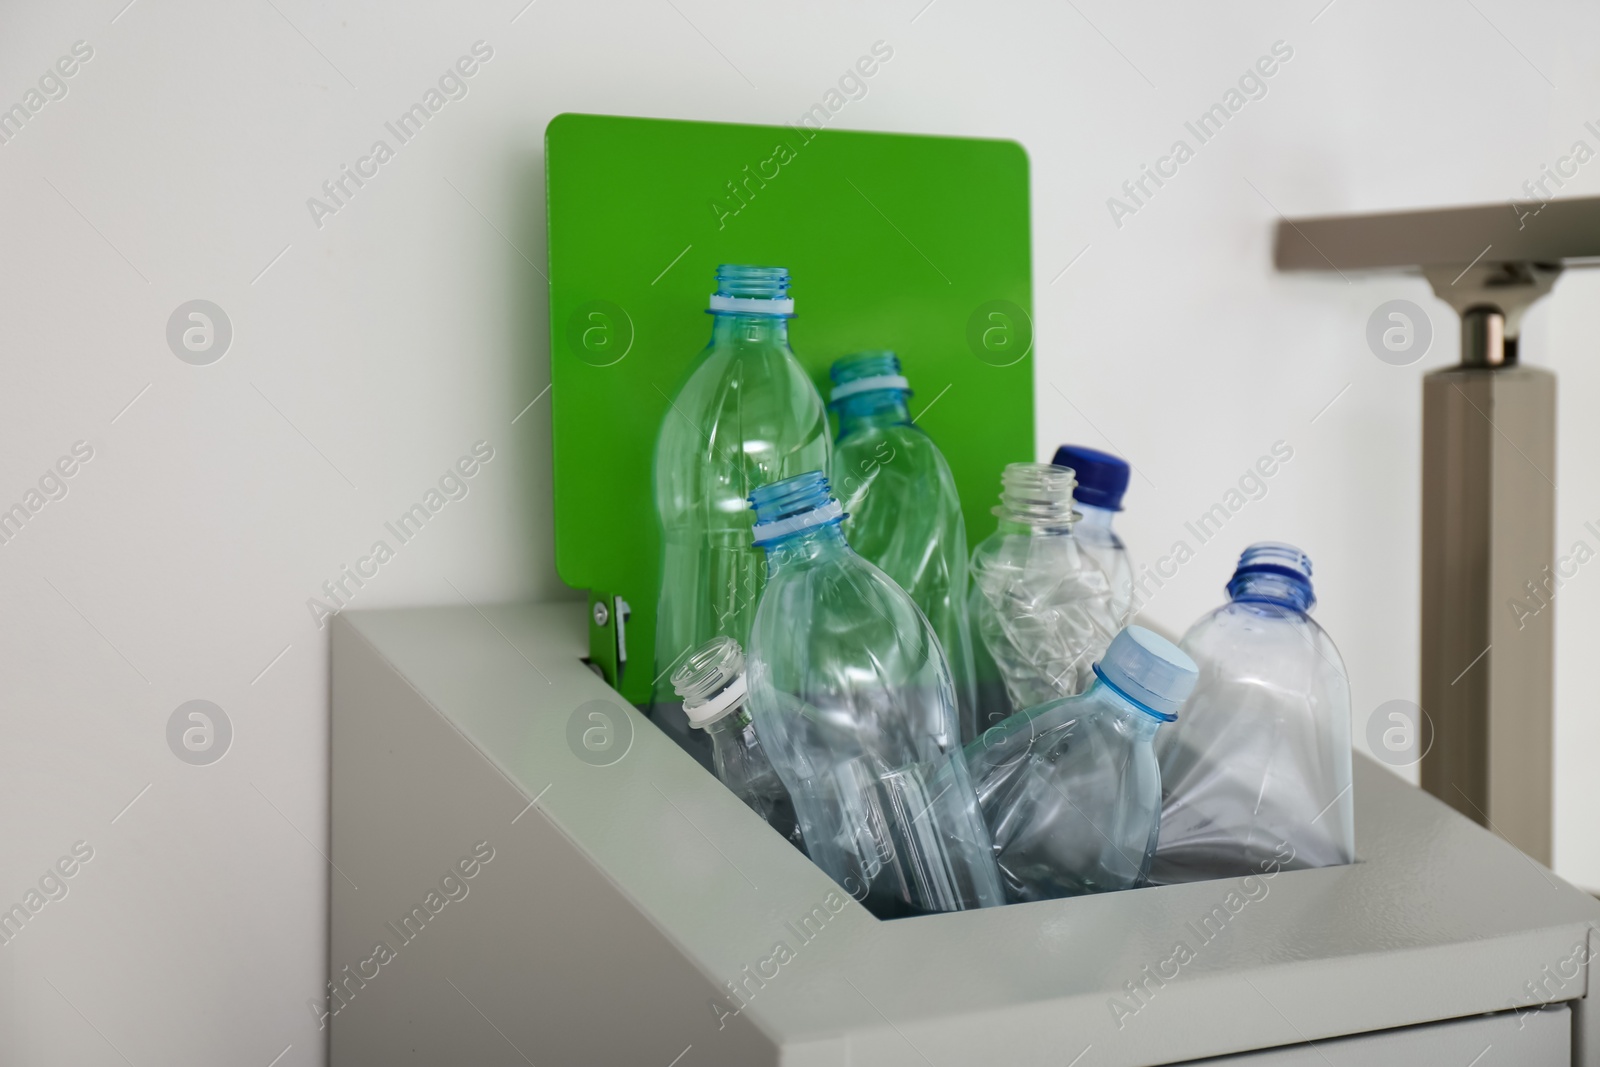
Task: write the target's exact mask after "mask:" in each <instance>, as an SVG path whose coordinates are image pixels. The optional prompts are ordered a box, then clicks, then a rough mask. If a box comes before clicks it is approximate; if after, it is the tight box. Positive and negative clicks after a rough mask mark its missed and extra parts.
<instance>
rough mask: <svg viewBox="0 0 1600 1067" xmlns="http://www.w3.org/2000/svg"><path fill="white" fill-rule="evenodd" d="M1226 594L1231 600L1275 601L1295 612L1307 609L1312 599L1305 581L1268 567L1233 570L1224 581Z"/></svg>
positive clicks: (1274, 602)
mask: <svg viewBox="0 0 1600 1067" xmlns="http://www.w3.org/2000/svg"><path fill="white" fill-rule="evenodd" d="M1228 596H1229V597H1231V598H1232V599H1233V601H1234V602H1235V603H1245V604H1276V605H1278V606H1279V607H1284V608H1288V609H1290V610H1291V611H1298V612H1306V611H1309V610H1310V609H1311V605H1312V602H1313V601H1312V596H1311V589H1310V587H1309V585H1307V583H1305V582H1304V581H1301V580H1300V579H1297V578H1291V577H1289V576H1288V575H1286V574H1276V573H1273V572H1271V571H1255V572H1252V573H1248V574H1235V575H1234V576H1233V580H1232V581H1231V582H1229V583H1228Z"/></svg>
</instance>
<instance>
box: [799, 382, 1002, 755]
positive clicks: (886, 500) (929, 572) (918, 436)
mask: <svg viewBox="0 0 1600 1067" xmlns="http://www.w3.org/2000/svg"><path fill="white" fill-rule="evenodd" d="M829 373H830V375H831V377H832V378H833V394H832V396H831V397H830V398H829V402H828V406H829V408H831V409H832V410H833V411H834V412H835V414H837V416H838V418H839V436H838V439H837V440H836V441H835V442H834V448H833V468H832V472H831V476H830V481H831V482H832V484H833V488H834V491H835V492H837V493H838V494H839V500H840V503H841V504H843V506H844V509H845V514H846V516H847V517H846V519H845V521H844V533H845V537H846V538H848V539H849V542H850V547H851V548H853V549H855V550H856V552H858V553H860V555H861V556H862V557H863V558H865V559H867V560H868V561H870V562H871V563H873V564H875V565H876V566H877V567H878V568H879V569H881V570H882V571H883V572H884V573H885V574H887V575H888V576H889V577H891V578H893V579H894V580H895V581H896V582H897V583H899V585H900V588H902V589H904V590H905V591H906V592H908V593H910V594H911V599H912V600H915V601H916V602H917V607H919V608H921V609H922V613H923V614H924V615H926V616H927V617H928V621H929V622H930V623H932V624H933V632H934V633H936V634H938V635H939V643H940V644H941V645H942V646H943V647H944V654H945V658H946V659H947V660H948V661H949V663H950V675H951V678H952V679H953V681H954V682H955V687H956V701H957V706H958V708H959V709H960V712H961V740H962V741H963V742H967V741H970V740H972V738H973V737H975V736H977V722H978V719H977V716H978V711H977V695H976V693H975V692H974V690H973V677H972V635H971V633H970V631H969V630H968V627H967V527H966V523H965V522H964V521H963V519H962V517H961V498H960V495H959V494H958V493H957V492H956V481H955V478H954V477H953V476H952V475H951V473H950V465H949V464H948V463H946V462H945V459H944V456H943V454H941V453H940V451H939V446H938V445H936V444H934V442H933V439H932V438H931V437H929V436H928V435H927V434H926V433H924V432H923V431H922V430H921V429H920V428H918V427H917V426H915V425H913V424H912V422H911V413H910V412H909V411H908V410H907V408H906V399H907V398H908V397H909V396H910V395H911V386H910V383H909V382H908V381H907V380H906V379H905V378H904V377H903V376H902V375H901V373H900V360H899V359H898V358H897V357H896V356H895V354H894V353H893V352H863V353H861V354H859V355H854V356H850V357H848V358H846V359H841V360H838V361H837V362H835V363H834V365H833V368H832V370H831V371H830V372H829Z"/></svg>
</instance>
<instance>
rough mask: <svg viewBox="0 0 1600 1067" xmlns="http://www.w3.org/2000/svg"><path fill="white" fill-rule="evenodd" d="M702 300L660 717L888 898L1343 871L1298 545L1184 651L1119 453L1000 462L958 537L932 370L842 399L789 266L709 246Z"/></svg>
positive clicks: (1343, 706) (670, 559)
mask: <svg viewBox="0 0 1600 1067" xmlns="http://www.w3.org/2000/svg"><path fill="white" fill-rule="evenodd" d="M710 312H711V314H712V327H711V342H710V344H709V345H708V346H707V347H706V349H705V351H704V352H702V353H701V355H700V358H699V359H698V360H697V361H696V362H695V363H694V365H693V367H692V368H691V370H690V372H689V375H688V377H687V380H686V381H685V382H684V383H683V384H682V386H681V387H680V388H679V390H678V392H677V394H676V396H675V397H674V398H673V401H672V403H671V405H670V406H669V408H668V410H667V413H666V416H665V419H664V421H663V423H662V426H661V430H660V434H659V437H658V439H657V447H656V453H655V470H654V486H655V502H656V508H657V513H658V516H659V520H660V524H661V535H662V536H661V544H662V556H661V575H662V583H661V591H660V599H659V601H658V603H657V614H656V664H655V667H656V671H657V672H659V676H658V681H657V683H656V689H655V693H654V694H653V696H652V702H651V709H650V712H651V715H652V717H653V718H654V719H655V720H656V721H657V722H658V723H660V724H661V726H662V727H663V729H665V730H667V731H668V732H669V733H671V734H672V735H673V736H674V737H675V739H677V740H678V742H679V743H680V744H681V745H683V746H684V747H685V748H686V749H688V750H690V751H691V752H693V753H694V754H695V755H697V756H698V757H699V758H701V759H702V760H703V761H704V762H705V763H706V765H707V766H708V767H710V768H711V769H712V770H713V771H714V772H715V774H716V775H717V777H718V778H720V779H721V780H722V781H723V782H724V783H725V784H726V785H727V786H728V788H729V789H730V790H731V791H732V792H733V793H734V794H735V795H737V796H738V797H739V799H740V800H742V801H743V802H744V803H745V804H746V805H747V806H748V807H749V808H750V809H751V810H752V811H753V812H754V813H755V814H756V815H758V816H759V817H761V818H762V819H763V820H765V821H766V822H767V823H768V824H769V825H770V826H771V827H772V828H773V829H774V830H776V831H777V832H778V833H779V834H780V835H782V836H783V837H784V838H785V839H786V840H788V841H789V842H790V843H792V844H793V845H794V846H795V847H796V848H797V849H799V850H800V851H801V852H803V853H804V854H805V855H806V856H808V857H809V858H810V860H811V861H812V862H813V863H815V864H816V865H817V866H818V867H820V868H821V869H822V870H823V871H825V872H826V873H827V874H828V875H829V876H830V877H831V878H833V879H834V880H835V881H836V882H837V883H838V884H839V885H840V886H841V887H843V888H844V889H845V891H847V892H848V893H849V894H850V895H851V896H852V897H854V898H855V899H856V900H858V901H859V902H861V903H862V904H863V905H864V906H866V907H867V908H868V909H870V910H871V911H872V912H873V913H874V914H875V915H878V916H879V917H881V918H895V917H900V916H907V915H920V914H928V913H933V912H945V911H958V910H964V909H968V908H981V907H990V906H993V905H997V904H1003V903H1016V902H1023V901H1037V900H1047V899H1052V898H1056V897H1066V896H1074V895H1078V894H1083V893H1099V892H1107V891H1113V890H1122V889H1132V888H1136V887H1138V886H1142V885H1151V884H1165V883H1171V882H1179V881H1192V880H1198V879H1204V878H1220V877H1228V876H1233V875H1240V874H1248V873H1258V872H1260V871H1263V870H1266V869H1268V866H1269V865H1275V866H1273V867H1272V869H1282V868H1285V867H1290V868H1292V867H1316V866H1326V865H1331V864H1340V863H1349V862H1352V860H1353V859H1354V832H1353V802H1352V798H1351V766H1350V763H1351V760H1350V724H1349V712H1350V696H1349V685H1348V682H1347V680H1346V676H1345V670H1344V665H1343V663H1342V661H1341V660H1340V659H1339V654H1338V651H1337V650H1336V649H1335V648H1334V645H1333V642H1332V641H1331V640H1330V639H1329V638H1328V636H1327V634H1326V633H1325V632H1323V630H1322V629H1321V628H1320V627H1319V626H1318V625H1317V624H1316V622H1314V621H1313V620H1312V619H1311V617H1310V614H1309V612H1310V611H1311V608H1312V606H1313V605H1314V603H1315V597H1314V596H1313V593H1312V585H1311V562H1310V560H1309V559H1308V558H1307V557H1306V555H1305V554H1304V553H1303V552H1301V551H1300V550H1299V549H1297V548H1294V547H1293V546H1290V545H1286V544H1276V543H1263V544H1256V545H1251V546H1249V547H1248V548H1246V549H1245V551H1244V553H1243V555H1242V556H1241V557H1240V559H1239V564H1238V567H1237V569H1236V570H1235V572H1234V575H1233V578H1232V580H1231V581H1230V582H1229V583H1228V584H1227V591H1228V597H1229V600H1228V602H1227V603H1226V604H1224V605H1222V606H1221V607H1219V608H1217V609H1216V610H1215V611H1212V612H1211V613H1209V614H1208V615H1206V616H1205V617H1204V618H1202V619H1201V620H1200V621H1199V622H1197V623H1196V624H1195V625H1194V626H1193V627H1192V628H1191V629H1190V630H1189V632H1188V633H1187V634H1186V635H1185V636H1184V637H1183V639H1182V641H1181V642H1180V643H1179V644H1176V645H1175V644H1173V643H1172V642H1170V641H1168V640H1167V639H1165V638H1163V637H1161V636H1160V635H1159V634H1157V633H1156V632H1154V631H1153V630H1151V629H1147V628H1145V627H1144V626H1140V625H1136V624H1135V622H1134V616H1135V614H1136V613H1137V611H1138V602H1137V596H1136V590H1135V585H1134V570H1133V566H1132V563H1131V562H1130V560H1129V556H1128V552H1127V549H1126V547H1125V546H1124V544H1123V541H1122V539H1121V537H1120V536H1119V534H1118V533H1117V532H1116V531H1115V530H1114V529H1113V523H1114V520H1115V517H1116V515H1117V514H1118V513H1119V512H1120V511H1121V510H1122V502H1123V497H1124V495H1125V494H1126V492H1127V489H1128V484H1129V466H1128V464H1127V463H1125V462H1124V461H1123V460H1121V459H1119V458H1118V457H1116V456H1114V455H1111V454H1109V453H1106V452H1102V451H1098V450H1095V449H1090V448H1084V447H1080V446H1072V445H1067V446H1063V447H1062V448H1061V449H1060V450H1059V451H1057V453H1056V454H1055V457H1054V462H1052V463H1012V464H1010V465H1008V466H1007V467H1005V469H1004V470H1002V471H997V472H996V476H997V480H998V483H999V501H1000V502H999V506H997V507H995V508H994V514H995V516H996V517H997V523H996V528H995V530H994V532H993V533H992V534H990V535H989V536H988V537H986V538H984V539H983V540H982V541H980V542H979V543H978V544H977V545H976V546H974V547H973V548H972V549H971V551H970V553H969V549H968V541H967V529H966V525H965V520H964V517H963V512H962V507H961V500H960V497H959V495H958V493H957V490H956V484H955V479H954V477H953V476H952V475H951V471H950V465H949V464H948V462H947V461H946V459H945V456H944V454H943V452H941V450H940V447H939V445H938V443H936V442H935V441H934V440H933V439H932V438H931V437H930V436H929V435H928V434H927V433H926V432H924V431H923V430H922V429H921V428H920V427H918V426H917V425H916V424H915V423H914V422H913V420H912V418H911V415H910V411H909V407H908V398H909V397H910V396H911V395H912V374H911V372H912V371H914V369H915V363H914V362H911V363H902V360H901V358H900V357H899V356H898V355H897V354H895V353H894V352H889V351H866V352H861V353H858V354H854V355H848V356H845V357H844V358H841V359H838V360H837V361H836V362H835V363H834V364H833V366H832V368H831V370H830V373H829V379H830V394H829V398H828V401H827V403H824V401H823V399H822V395H821V393H820V392H819V391H818V389H817V388H816V386H815V385H814V384H813V382H812V379H811V377H810V375H808V374H807V372H806V371H805V369H804V368H803V367H802V365H801V363H800V362H799V360H798V359H797V358H796V357H795V355H794V353H793V351H792V350H791V349H790V346H789V339H788V320H789V318H790V317H791V316H792V315H793V314H794V301H793V299H792V298H791V297H790V295H789V276H788V272H787V271H786V270H783V269H782V268H777V267H747V266H723V267H720V268H719V269H718V272H717V291H716V293H715V294H714V295H713V296H712V297H711V307H710ZM830 412H831V413H832V415H833V416H834V420H835V425H836V432H834V433H833V434H830V432H829V418H828V416H829V413H830Z"/></svg>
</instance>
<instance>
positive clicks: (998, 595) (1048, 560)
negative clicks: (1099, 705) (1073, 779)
mask: <svg viewBox="0 0 1600 1067" xmlns="http://www.w3.org/2000/svg"><path fill="white" fill-rule="evenodd" d="M1001 481H1002V486H1003V488H1002V491H1001V493H1000V506H999V507H997V508H995V514H996V515H998V516H1000V525H999V528H998V529H996V530H995V532H994V533H993V534H991V535H990V536H989V537H988V538H986V539H985V540H984V541H983V543H982V544H980V545H978V547H977V549H976V550H974V552H973V553H972V592H971V594H970V599H971V609H970V616H971V625H972V631H973V655H974V659H975V661H976V673H977V678H978V702H979V710H980V727H982V728H987V727H989V726H992V725H994V724H995V723H998V722H1000V721H1001V720H1002V719H1005V718H1006V717H1008V716H1010V715H1012V714H1013V713H1015V712H1018V711H1021V710H1023V709H1025V708H1032V707H1037V706H1038V705H1040V704H1045V703H1048V702H1049V701H1051V700H1057V699H1060V698H1061V697H1069V696H1073V695H1075V694H1077V693H1080V692H1082V691H1083V690H1084V689H1086V688H1087V687H1088V686H1089V685H1090V683H1092V682H1093V681H1094V672H1093V671H1092V669H1091V668H1092V666H1093V664H1094V661H1095V660H1097V659H1099V658H1100V655H1101V653H1103V652H1105V650H1106V648H1107V646H1109V645H1110V644H1111V639H1112V638H1113V637H1115V636H1116V633H1117V631H1118V630H1119V629H1121V624H1120V623H1119V622H1118V621H1117V611H1116V608H1115V606H1114V605H1113V603H1112V595H1111V582H1110V579H1109V578H1108V577H1107V576H1106V573H1105V571H1103V570H1101V569H1100V566H1099V564H1097V563H1095V562H1094V560H1093V559H1091V558H1090V557H1089V556H1088V555H1087V554H1086V553H1084V552H1083V551H1082V550H1081V549H1080V547H1079V545H1078V539H1077V538H1076V537H1074V536H1073V535H1072V524H1073V523H1074V522H1076V521H1077V519H1078V513H1077V512H1075V511H1074V510H1073V509H1072V491H1073V487H1074V484H1075V479H1074V476H1073V473H1072V471H1070V470H1067V469H1066V468H1063V467H1057V466H1055V465H1053V464H1050V463H1013V464H1010V465H1009V466H1007V467H1006V469H1005V473H1004V474H1003V475H1002V479H1001Z"/></svg>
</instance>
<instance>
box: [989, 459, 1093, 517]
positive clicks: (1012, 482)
mask: <svg viewBox="0 0 1600 1067" xmlns="http://www.w3.org/2000/svg"><path fill="white" fill-rule="evenodd" d="M1076 485H1077V478H1076V477H1075V476H1074V475H1073V473H1072V471H1070V470H1068V469H1067V468H1066V467H1057V466H1055V465H1054V464H1051V463H1011V464H1008V465H1007V466H1006V469H1005V472H1004V473H1003V474H1002V475H1001V476H1000V487H1001V488H1000V506H999V507H997V508H995V509H994V513H995V514H996V515H998V516H1000V519H1001V520H1002V521H1004V522H1014V523H1017V524H1019V525H1022V526H1027V527H1031V528H1033V529H1036V530H1041V531H1053V532H1065V531H1068V530H1071V529H1072V524H1073V523H1074V522H1076V521H1077V520H1078V519H1079V518H1081V516H1080V515H1079V514H1078V512H1076V511H1074V510H1073V507H1072V490H1073V488H1074V487H1075V486H1076Z"/></svg>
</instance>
